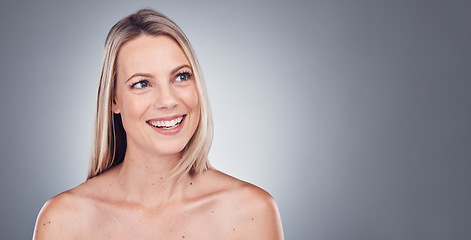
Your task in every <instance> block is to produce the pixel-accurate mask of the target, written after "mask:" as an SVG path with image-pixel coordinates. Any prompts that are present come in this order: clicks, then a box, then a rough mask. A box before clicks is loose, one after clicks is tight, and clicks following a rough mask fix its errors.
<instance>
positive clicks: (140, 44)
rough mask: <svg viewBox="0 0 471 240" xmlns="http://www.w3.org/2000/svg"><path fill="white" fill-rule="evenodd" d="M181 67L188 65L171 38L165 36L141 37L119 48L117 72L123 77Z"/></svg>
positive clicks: (182, 53) (183, 54) (178, 46)
mask: <svg viewBox="0 0 471 240" xmlns="http://www.w3.org/2000/svg"><path fill="white" fill-rule="evenodd" d="M181 65H190V63H189V61H188V59H187V57H186V55H185V53H184V51H183V50H182V48H181V47H180V45H178V43H177V42H176V41H175V40H174V39H173V38H171V37H168V36H165V35H158V36H150V35H141V36H139V37H137V38H135V39H132V40H130V41H128V42H126V43H125V44H123V46H122V47H121V49H120V51H119V54H118V59H117V68H118V69H117V72H118V73H121V74H124V75H128V74H131V75H132V74H134V73H135V72H143V71H144V72H148V71H156V72H165V71H167V70H170V69H173V68H174V67H175V66H181Z"/></svg>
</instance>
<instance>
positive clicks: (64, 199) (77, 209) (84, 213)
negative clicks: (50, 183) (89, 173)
mask: <svg viewBox="0 0 471 240" xmlns="http://www.w3.org/2000/svg"><path fill="white" fill-rule="evenodd" d="M97 183H98V181H90V180H89V181H86V182H84V183H82V184H81V185H79V186H77V187H75V188H73V189H71V190H68V191H65V192H63V193H60V194H58V195H56V196H55V197H53V198H51V199H49V200H48V201H47V202H46V203H45V204H44V206H43V207H42V209H41V211H40V212H39V214H38V217H37V220H36V225H35V230H34V235H33V239H36V240H40V239H75V238H77V237H79V236H83V232H82V230H83V229H86V228H87V227H86V226H85V224H89V220H87V219H90V217H91V215H92V214H93V212H94V211H93V209H94V205H95V202H96V198H97V195H96V194H92V193H93V192H99V191H97V188H98V184H97ZM85 220H87V221H85Z"/></svg>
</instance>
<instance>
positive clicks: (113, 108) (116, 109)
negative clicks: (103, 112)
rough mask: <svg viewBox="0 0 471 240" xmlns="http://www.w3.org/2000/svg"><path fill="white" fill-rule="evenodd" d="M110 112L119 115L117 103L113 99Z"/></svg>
mask: <svg viewBox="0 0 471 240" xmlns="http://www.w3.org/2000/svg"><path fill="white" fill-rule="evenodd" d="M111 111H112V112H113V113H115V114H119V113H120V111H119V106H118V103H117V102H116V99H113V102H112V103H111Z"/></svg>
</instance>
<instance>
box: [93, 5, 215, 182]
mask: <svg viewBox="0 0 471 240" xmlns="http://www.w3.org/2000/svg"><path fill="white" fill-rule="evenodd" d="M143 34H148V35H151V36H157V35H166V36H169V37H171V38H173V39H174V40H175V41H177V43H178V44H179V45H180V47H181V48H182V49H183V51H184V53H185V55H186V57H187V58H188V60H189V62H190V65H191V68H192V70H193V74H194V76H195V82H196V88H197V92H198V98H199V103H200V119H199V122H198V126H197V128H196V130H195V133H194V134H193V136H192V137H191V139H190V140H189V142H188V143H187V145H186V146H185V148H184V149H183V150H182V158H181V160H180V161H179V162H178V164H177V166H176V167H175V168H174V169H173V171H172V175H171V177H170V178H169V179H171V178H174V177H180V178H181V177H182V176H183V175H184V174H187V173H192V174H193V173H199V172H202V171H204V170H207V169H210V168H211V165H210V164H209V161H208V153H209V149H210V147H211V141H212V132H213V129H212V120H211V112H210V108H209V102H208V98H207V94H206V88H205V86H204V82H203V77H202V74H201V70H200V67H199V64H198V60H197V59H196V56H195V53H194V51H193V48H192V47H191V45H190V42H189V41H188V39H187V37H186V36H185V34H184V33H183V31H182V30H181V29H180V28H179V27H178V26H177V25H176V24H175V23H174V22H173V21H172V20H170V19H169V18H168V17H166V16H164V15H163V14H161V13H158V12H156V11H153V10H150V9H142V10H139V11H138V12H136V13H134V14H131V15H129V16H127V17H125V18H123V19H121V20H120V21H119V22H118V23H116V24H115V25H114V26H113V27H112V28H111V30H110V32H109V33H108V36H107V38H106V41H105V49H104V55H103V62H102V66H101V75H100V82H99V86H98V95H97V111H96V118H95V129H94V139H93V145H92V152H91V157H90V167H89V169H88V177H87V179H90V178H92V177H94V176H97V175H98V174H100V173H102V172H104V171H106V170H107V169H109V168H111V167H113V166H115V165H117V164H119V163H121V162H122V161H123V160H124V155H125V152H126V132H125V131H124V128H123V125H122V122H121V116H120V115H119V114H115V113H113V112H112V111H111V107H112V101H114V96H115V81H116V60H117V56H118V52H119V49H120V48H121V46H122V45H123V44H124V43H126V42H128V41H130V40H132V39H135V38H136V37H138V36H140V35H143Z"/></svg>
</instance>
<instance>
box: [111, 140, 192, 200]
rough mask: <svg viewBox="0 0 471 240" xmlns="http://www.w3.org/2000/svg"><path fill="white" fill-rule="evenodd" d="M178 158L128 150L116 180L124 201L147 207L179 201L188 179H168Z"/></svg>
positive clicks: (174, 155) (176, 156) (187, 177)
mask: <svg viewBox="0 0 471 240" xmlns="http://www.w3.org/2000/svg"><path fill="white" fill-rule="evenodd" d="M180 158H181V155H180V154H173V155H164V156H162V155H160V156H159V155H155V154H148V153H145V152H143V151H132V149H127V150H126V155H125V157H124V160H123V162H122V163H121V164H120V165H119V166H117V168H118V169H117V176H116V177H117V183H118V186H119V187H120V188H121V189H122V193H123V198H124V199H126V200H128V201H133V202H139V203H141V204H143V205H145V206H147V207H155V206H159V205H161V204H165V203H168V202H171V201H178V200H181V199H182V198H183V192H184V187H185V186H187V184H186V183H187V182H189V181H190V176H189V175H187V176H184V177H183V178H182V179H181V180H180V181H178V180H179V179H178V178H177V179H169V177H170V176H171V174H172V170H173V169H174V168H175V166H176V165H177V164H178V161H180Z"/></svg>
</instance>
